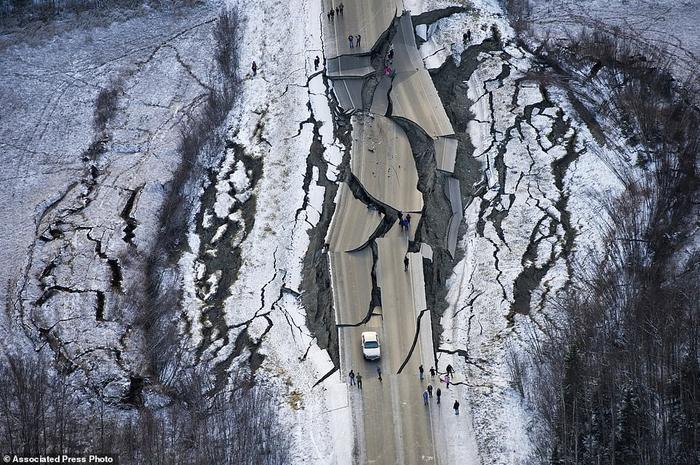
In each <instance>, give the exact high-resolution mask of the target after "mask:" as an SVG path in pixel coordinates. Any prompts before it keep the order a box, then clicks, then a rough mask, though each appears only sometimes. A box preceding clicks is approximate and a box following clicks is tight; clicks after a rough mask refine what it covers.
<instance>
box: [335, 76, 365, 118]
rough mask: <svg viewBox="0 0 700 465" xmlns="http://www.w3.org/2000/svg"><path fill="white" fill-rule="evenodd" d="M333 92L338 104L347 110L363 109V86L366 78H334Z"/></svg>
mask: <svg viewBox="0 0 700 465" xmlns="http://www.w3.org/2000/svg"><path fill="white" fill-rule="evenodd" d="M331 82H332V83H333V93H334V94H335V98H337V99H338V105H340V107H341V108H342V109H343V110H345V111H346V112H352V111H355V110H362V88H363V86H364V85H365V81H364V79H334V80H331Z"/></svg>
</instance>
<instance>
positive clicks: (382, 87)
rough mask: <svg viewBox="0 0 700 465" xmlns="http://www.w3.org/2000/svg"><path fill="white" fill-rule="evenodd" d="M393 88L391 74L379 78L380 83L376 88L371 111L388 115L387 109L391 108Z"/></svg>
mask: <svg viewBox="0 0 700 465" xmlns="http://www.w3.org/2000/svg"><path fill="white" fill-rule="evenodd" d="M390 90H391V78H390V77H389V76H385V75H382V77H381V79H380V80H379V84H377V87H375V88H374V95H373V96H372V105H371V107H370V110H369V111H370V113H374V114H375V115H382V116H387V114H386V113H387V111H388V110H389V91H390Z"/></svg>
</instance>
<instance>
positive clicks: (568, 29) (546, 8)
mask: <svg viewBox="0 0 700 465" xmlns="http://www.w3.org/2000/svg"><path fill="white" fill-rule="evenodd" d="M530 4H531V8H532V14H531V18H530V23H531V24H532V27H533V32H534V34H535V35H536V36H538V37H540V38H542V37H544V36H545V35H547V34H549V35H550V37H563V38H568V37H571V36H575V35H576V34H577V33H578V32H579V31H580V30H581V28H582V27H586V28H592V27H596V28H597V29H598V30H602V31H607V32H610V33H612V34H614V35H616V36H618V37H620V38H621V39H622V41H623V43H625V42H639V43H641V44H645V45H649V46H650V47H653V48H657V47H659V48H663V49H665V51H666V56H667V57H668V59H669V60H670V62H671V63H672V64H673V66H674V67H676V69H677V70H678V71H680V72H681V73H682V74H683V77H684V78H685V77H688V76H693V75H695V74H696V73H697V67H698V63H699V62H700V61H699V60H700V2H697V1H693V0H532V1H530Z"/></svg>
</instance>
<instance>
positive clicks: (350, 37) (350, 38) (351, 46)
mask: <svg viewBox="0 0 700 465" xmlns="http://www.w3.org/2000/svg"><path fill="white" fill-rule="evenodd" d="M353 40H354V39H353V37H352V34H350V35H349V36H348V42H350V48H353V45H352V41H353Z"/></svg>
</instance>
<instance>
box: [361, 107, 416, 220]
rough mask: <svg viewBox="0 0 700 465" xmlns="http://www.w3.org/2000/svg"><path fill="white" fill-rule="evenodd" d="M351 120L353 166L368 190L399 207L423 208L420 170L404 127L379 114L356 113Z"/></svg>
mask: <svg viewBox="0 0 700 465" xmlns="http://www.w3.org/2000/svg"><path fill="white" fill-rule="evenodd" d="M351 122H352V138H353V139H352V153H351V156H350V166H351V169H352V172H353V174H354V175H355V176H356V177H357V179H358V180H359V181H360V183H361V184H362V186H363V187H364V189H365V191H366V192H367V193H368V194H369V195H370V196H371V197H372V198H373V199H374V200H376V201H378V202H381V203H383V204H385V205H388V206H390V207H392V208H394V209H396V210H399V211H402V212H420V211H422V210H423V196H422V195H421V193H420V191H418V188H417V186H418V171H417V169H416V163H415V160H414V158H413V152H412V151H411V145H410V143H409V142H408V137H406V134H405V133H404V131H403V129H401V127H400V126H399V125H398V124H396V123H395V122H394V121H392V120H391V119H389V118H386V117H383V116H378V115H374V116H372V115H357V116H353V118H352V120H351Z"/></svg>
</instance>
